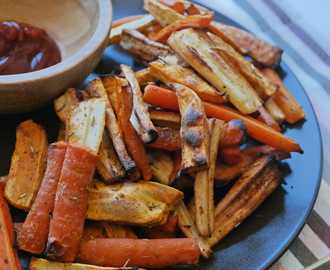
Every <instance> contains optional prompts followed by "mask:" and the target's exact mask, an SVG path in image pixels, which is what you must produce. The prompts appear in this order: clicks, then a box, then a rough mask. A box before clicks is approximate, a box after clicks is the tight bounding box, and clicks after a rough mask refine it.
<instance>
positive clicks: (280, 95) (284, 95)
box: [261, 68, 306, 124]
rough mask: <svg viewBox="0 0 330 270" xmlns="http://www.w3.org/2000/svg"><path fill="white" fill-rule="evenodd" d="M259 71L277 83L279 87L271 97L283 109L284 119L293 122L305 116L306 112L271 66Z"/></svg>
mask: <svg viewBox="0 0 330 270" xmlns="http://www.w3.org/2000/svg"><path fill="white" fill-rule="evenodd" d="M261 72H262V73H263V74H264V75H265V76H266V77H267V78H269V80H271V81H273V82H275V83H277V84H278V85H279V89H278V90H277V91H276V92H275V93H274V95H273V99H274V101H275V103H276V104H277V106H278V107H280V109H281V110H282V111H283V113H284V114H285V116H286V121H287V122H288V123H290V124H293V123H295V122H297V121H299V120H301V119H303V118H304V117H305V116H306V113H305V112H304V110H303V109H302V108H301V106H300V105H299V103H298V102H297V101H296V99H295V98H294V97H293V96H292V94H291V93H290V92H289V91H288V89H287V88H286V87H285V85H284V83H283V82H282V80H281V78H280V76H279V75H278V74H277V73H276V71H275V70H274V69H272V68H264V69H262V70H261Z"/></svg>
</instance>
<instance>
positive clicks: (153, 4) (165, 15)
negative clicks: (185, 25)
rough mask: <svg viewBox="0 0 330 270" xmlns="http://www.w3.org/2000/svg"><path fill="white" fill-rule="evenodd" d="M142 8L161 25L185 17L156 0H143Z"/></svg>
mask: <svg viewBox="0 0 330 270" xmlns="http://www.w3.org/2000/svg"><path fill="white" fill-rule="evenodd" d="M143 8H144V9H145V10H147V11H148V12H149V13H150V14H151V15H152V16H153V17H154V18H155V20H156V21H157V22H158V23H160V24H161V25H162V26H167V25H169V24H172V23H174V22H176V21H178V20H182V19H183V18H185V16H184V15H181V14H180V13H178V12H176V11H175V10H174V9H172V8H170V7H168V6H166V5H164V4H163V3H161V2H160V1H157V0H145V1H144V6H143Z"/></svg>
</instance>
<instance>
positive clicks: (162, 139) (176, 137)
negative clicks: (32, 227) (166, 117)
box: [148, 127, 181, 151]
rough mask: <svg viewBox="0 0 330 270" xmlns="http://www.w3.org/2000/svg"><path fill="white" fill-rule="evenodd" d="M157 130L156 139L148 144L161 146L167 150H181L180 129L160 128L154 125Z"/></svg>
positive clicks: (156, 146)
mask: <svg viewBox="0 0 330 270" xmlns="http://www.w3.org/2000/svg"><path fill="white" fill-rule="evenodd" d="M156 129H157V132H158V138H157V140H156V141H155V142H154V143H152V144H148V146H150V147H152V148H161V149H165V150H168V151H179V150H181V138H180V130H178V129H162V128H159V127H156Z"/></svg>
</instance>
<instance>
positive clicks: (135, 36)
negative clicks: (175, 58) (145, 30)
mask: <svg viewBox="0 0 330 270" xmlns="http://www.w3.org/2000/svg"><path fill="white" fill-rule="evenodd" d="M120 46H121V47H123V48H124V49H125V50H126V51H127V52H129V53H130V54H131V55H132V56H133V57H137V59H138V60H140V62H142V64H144V65H145V66H146V65H147V64H148V63H149V62H151V61H155V60H157V59H158V57H160V56H165V55H166V53H167V52H168V51H169V50H170V47H168V46H167V45H164V44H162V43H159V42H155V41H153V40H151V39H149V38H147V37H146V36H145V35H143V34H141V33H140V32H139V31H136V30H134V29H124V30H123V32H122V37H121V41H120Z"/></svg>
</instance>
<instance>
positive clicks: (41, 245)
mask: <svg viewBox="0 0 330 270" xmlns="http://www.w3.org/2000/svg"><path fill="white" fill-rule="evenodd" d="M67 147H68V144H67V143H65V142H57V143H53V144H51V145H50V146H49V148H48V157H47V167H46V172H45V176H44V178H43V180H42V182H41V186H40V188H39V191H38V193H37V196H36V199H35V201H34V203H33V205H32V208H31V210H30V211H29V213H28V215H27V217H26V219H25V221H24V223H23V226H22V228H21V230H20V232H19V234H18V238H17V245H18V247H19V248H20V249H22V250H25V251H27V252H31V253H33V254H41V253H42V252H43V251H44V249H45V247H46V243H47V236H48V231H49V222H50V214H51V212H52V211H53V209H54V201H55V193H56V188H57V184H58V180H59V178H60V175H61V170H62V165H63V161H64V157H65V153H66V150H67Z"/></svg>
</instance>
